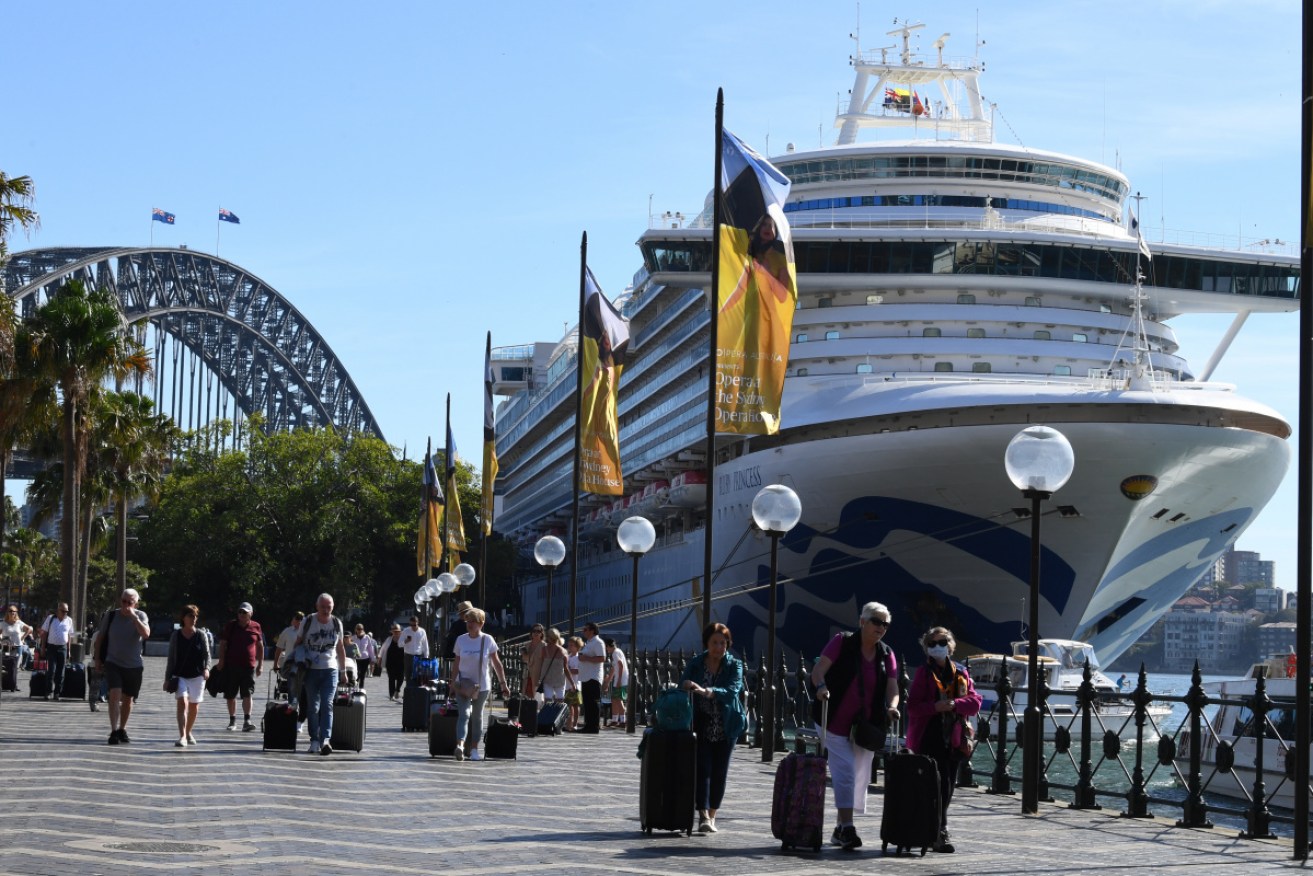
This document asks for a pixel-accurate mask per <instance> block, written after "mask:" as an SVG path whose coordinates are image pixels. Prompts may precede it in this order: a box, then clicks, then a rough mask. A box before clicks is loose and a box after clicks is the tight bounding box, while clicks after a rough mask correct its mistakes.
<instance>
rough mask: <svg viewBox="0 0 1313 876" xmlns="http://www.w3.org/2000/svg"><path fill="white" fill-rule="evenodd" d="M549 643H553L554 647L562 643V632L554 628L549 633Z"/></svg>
mask: <svg viewBox="0 0 1313 876" xmlns="http://www.w3.org/2000/svg"><path fill="white" fill-rule="evenodd" d="M547 641H549V642H551V643H552V644H553V645H555V644H556V643H557V642H559V641H561V631H560V630H558V629H557V628H556V627H552V628H551V629H550V630H548V631H547Z"/></svg>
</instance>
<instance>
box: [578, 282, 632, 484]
mask: <svg viewBox="0 0 1313 876" xmlns="http://www.w3.org/2000/svg"><path fill="white" fill-rule="evenodd" d="M584 283H585V285H584V312H583V314H581V316H580V321H579V329H580V331H579V341H580V344H579V347H580V356H579V367H580V369H582V370H581V372H580V373H581V374H582V375H583V393H582V397H581V399H580V404H579V417H580V423H579V489H581V490H583V491H584V492H585V493H596V494H598V495H601V496H622V495H624V491H625V482H624V476H623V475H622V474H621V473H620V418H619V414H618V413H617V411H616V398H617V396H618V394H619V392H620V374H621V372H623V371H624V368H625V355H626V353H627V351H628V349H629V322H628V321H627V320H626V319H624V318H623V317H622V316H620V314H619V313H617V312H616V310H615V308H614V307H612V306H611V302H610V301H607V300H606V296H605V295H603V294H602V290H601V289H600V288H599V287H598V285H597V282H596V281H595V280H594V279H593V272H592V271H589V270H586V271H585V281H584Z"/></svg>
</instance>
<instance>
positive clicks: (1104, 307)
mask: <svg viewBox="0 0 1313 876" xmlns="http://www.w3.org/2000/svg"><path fill="white" fill-rule="evenodd" d="M1099 313H1112V308H1111V307H1109V306H1108V305H1106V304H1100V305H1099Z"/></svg>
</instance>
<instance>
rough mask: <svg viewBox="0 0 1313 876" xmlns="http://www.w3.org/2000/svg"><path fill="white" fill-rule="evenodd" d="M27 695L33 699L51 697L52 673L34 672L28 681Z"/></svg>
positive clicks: (44, 671)
mask: <svg viewBox="0 0 1313 876" xmlns="http://www.w3.org/2000/svg"><path fill="white" fill-rule="evenodd" d="M27 695H28V696H29V697H32V698H33V699H37V698H41V699H44V698H45V697H48V696H50V673H49V672H48V671H47V670H45V669H33V670H32V674H31V675H30V676H28V679H27Z"/></svg>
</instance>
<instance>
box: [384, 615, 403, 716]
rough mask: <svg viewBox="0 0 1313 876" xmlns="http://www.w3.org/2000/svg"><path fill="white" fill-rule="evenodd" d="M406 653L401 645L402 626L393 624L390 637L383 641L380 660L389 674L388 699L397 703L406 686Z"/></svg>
mask: <svg viewBox="0 0 1313 876" xmlns="http://www.w3.org/2000/svg"><path fill="white" fill-rule="evenodd" d="M405 658H406V652H405V651H404V650H403V649H402V645H401V625H400V624H393V625H392V630H391V633H390V635H389V636H388V637H387V638H386V639H384V640H383V647H382V648H380V649H379V652H378V660H379V662H380V663H382V664H383V669H384V670H386V671H387V674H388V699H389V700H391V701H392V702H396V701H397V697H398V696H399V695H400V694H401V691H402V688H404V687H405V684H406V659H405Z"/></svg>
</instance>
